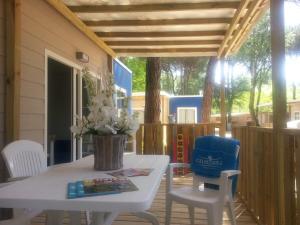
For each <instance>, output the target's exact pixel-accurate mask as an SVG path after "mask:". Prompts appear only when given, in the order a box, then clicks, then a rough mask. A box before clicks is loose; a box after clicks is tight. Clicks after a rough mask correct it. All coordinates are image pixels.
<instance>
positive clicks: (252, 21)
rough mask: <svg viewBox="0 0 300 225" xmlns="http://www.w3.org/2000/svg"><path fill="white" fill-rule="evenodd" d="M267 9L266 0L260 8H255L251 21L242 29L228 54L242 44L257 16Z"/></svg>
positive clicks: (260, 15) (235, 50)
mask: <svg viewBox="0 0 300 225" xmlns="http://www.w3.org/2000/svg"><path fill="white" fill-rule="evenodd" d="M267 9H268V4H267V1H266V2H265V3H264V5H263V6H262V8H261V10H257V11H256V13H255V15H254V16H253V17H252V20H251V23H248V25H247V27H246V28H245V29H244V31H243V33H242V34H241V35H240V38H239V39H238V40H237V41H236V42H235V44H234V45H233V47H232V48H231V51H230V52H228V54H230V53H232V52H237V51H238V50H239V48H240V47H241V46H242V44H243V43H244V42H245V41H246V39H247V37H248V36H249V33H250V32H251V30H252V28H253V27H254V26H255V24H256V23H257V21H258V20H259V18H261V17H262V16H263V14H264V13H265V12H266V10H267Z"/></svg>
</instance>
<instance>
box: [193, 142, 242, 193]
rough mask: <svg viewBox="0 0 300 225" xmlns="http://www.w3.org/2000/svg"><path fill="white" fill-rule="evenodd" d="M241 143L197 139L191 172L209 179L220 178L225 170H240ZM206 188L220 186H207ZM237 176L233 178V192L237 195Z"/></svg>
mask: <svg viewBox="0 0 300 225" xmlns="http://www.w3.org/2000/svg"><path fill="white" fill-rule="evenodd" d="M239 145H240V143H239V141H238V140H235V139H229V138H222V137H217V136H205V137H200V138H197V139H196V141H195V149H194V151H193V153H192V160H191V170H192V171H193V172H194V173H195V174H197V175H200V176H203V177H208V178H218V177H220V174H221V171H223V170H237V169H238V168H239V154H238V151H239ZM205 185H206V187H211V188H218V186H215V185H211V184H205ZM236 185H237V176H234V177H232V192H233V193H235V190H236Z"/></svg>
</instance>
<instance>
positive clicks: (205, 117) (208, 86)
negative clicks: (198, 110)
mask: <svg viewBox="0 0 300 225" xmlns="http://www.w3.org/2000/svg"><path fill="white" fill-rule="evenodd" d="M216 65H217V58H216V57H210V59H209V61H208V65H207V71H206V76H205V80H204V91H203V104H202V115H201V117H202V120H201V122H203V123H209V122H210V115H211V106H212V99H213V93H214V72H215V68H216Z"/></svg>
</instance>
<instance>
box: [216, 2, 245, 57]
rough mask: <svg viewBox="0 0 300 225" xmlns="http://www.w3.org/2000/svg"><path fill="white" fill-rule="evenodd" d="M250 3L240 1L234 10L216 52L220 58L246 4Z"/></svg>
mask: <svg viewBox="0 0 300 225" xmlns="http://www.w3.org/2000/svg"><path fill="white" fill-rule="evenodd" d="M250 2H251V0H242V1H241V3H240V6H239V8H238V9H237V10H236V12H235V14H234V17H233V19H232V22H231V23H230V26H229V28H228V30H227V31H226V34H225V37H224V40H223V42H222V44H221V46H220V48H219V50H218V56H221V55H222V53H223V50H224V49H225V47H226V45H227V43H228V41H229V40H230V38H231V37H232V34H233V32H234V31H235V29H236V28H237V25H238V23H239V22H240V19H241V18H242V16H243V14H242V13H243V12H244V10H245V9H246V8H247V6H248V4H249V3H250Z"/></svg>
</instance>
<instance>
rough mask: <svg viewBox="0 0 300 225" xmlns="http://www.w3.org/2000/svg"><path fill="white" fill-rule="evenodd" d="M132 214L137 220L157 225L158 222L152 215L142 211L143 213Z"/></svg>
mask: <svg viewBox="0 0 300 225" xmlns="http://www.w3.org/2000/svg"><path fill="white" fill-rule="evenodd" d="M133 214H134V215H135V216H137V217H139V218H143V219H146V220H148V221H149V222H150V223H152V224H153V225H159V221H158V219H157V218H156V216H155V215H154V214H153V213H150V212H147V211H143V212H137V213H133Z"/></svg>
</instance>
